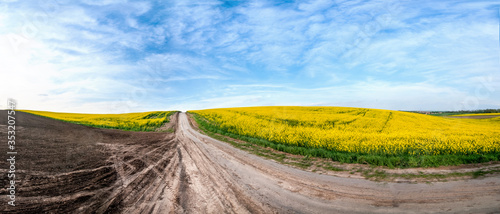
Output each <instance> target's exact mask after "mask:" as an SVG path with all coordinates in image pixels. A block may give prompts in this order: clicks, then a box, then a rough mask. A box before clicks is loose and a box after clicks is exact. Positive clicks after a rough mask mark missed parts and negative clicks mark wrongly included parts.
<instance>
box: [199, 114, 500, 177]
mask: <svg viewBox="0 0 500 214" xmlns="http://www.w3.org/2000/svg"><path fill="white" fill-rule="evenodd" d="M189 117H191V118H192V119H193V120H194V121H195V122H196V123H197V125H198V128H199V129H200V131H202V132H203V133H204V134H206V135H208V136H210V137H212V138H215V139H218V140H221V141H224V142H227V143H229V144H231V145H233V146H234V147H236V148H239V149H242V150H245V151H248V152H250V153H253V154H255V155H258V156H261V157H265V158H267V159H272V160H275V161H277V162H279V163H281V164H286V165H291V166H294V167H298V168H302V169H305V170H308V171H313V172H320V173H321V172H327V171H330V172H331V171H333V172H340V173H344V174H349V177H350V176H351V175H352V176H362V177H365V178H367V179H370V180H376V181H395V180H411V181H418V182H429V181H447V180H454V179H463V178H477V177H481V176H484V175H487V174H492V173H499V172H500V167H497V168H493V169H488V170H483V169H478V170H476V171H470V172H452V173H422V172H419V173H391V172H390V170H385V169H387V168H389V169H394V168H416V167H437V166H443V165H445V164H440V162H439V161H440V160H443V161H445V162H444V163H447V164H446V165H445V166H451V165H460V164H462V163H464V162H459V161H457V160H460V159H459V158H455V159H453V157H451V158H450V157H449V156H450V155H446V156H444V157H443V156H441V157H437V158H436V157H428V156H424V157H403V158H401V157H384V156H382V157H377V156H375V155H362V154H361V155H360V154H350V153H340V152H332V151H318V150H319V149H309V150H308V148H303V147H293V146H286V145H280V144H275V143H272V142H269V141H266V140H264V139H256V138H250V137H246V136H239V135H234V134H232V133H226V132H223V131H222V130H219V129H217V128H216V127H215V126H213V125H210V124H209V123H208V121H206V120H205V119H204V118H202V117H200V116H198V115H196V114H194V113H190V112H189ZM318 154H319V155H318ZM316 155H318V156H319V157H318V156H316ZM497 155H498V154H497ZM405 158H406V160H408V162H406V163H405V162H402V160H403V161H404V160H405ZM447 158H450V159H451V160H454V162H450V161H447V160H449V159H447ZM462 158H463V159H462V161H463V160H469V161H468V162H465V163H475V162H473V161H470V160H474V157H472V158H470V157H469V158H467V157H462ZM496 158H497V159H495V157H492V158H491V159H485V161H483V162H488V161H486V160H489V161H495V160H498V156H497V157H496ZM397 161H399V162H397ZM343 163H350V164H343ZM395 163H399V164H395ZM450 163H453V164H450ZM419 164H420V165H419ZM486 165H487V163H486Z"/></svg>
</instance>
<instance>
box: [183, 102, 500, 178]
mask: <svg viewBox="0 0 500 214" xmlns="http://www.w3.org/2000/svg"><path fill="white" fill-rule="evenodd" d="M190 114H191V115H193V118H194V120H195V121H196V122H197V123H198V125H199V127H200V129H201V130H203V131H205V132H206V133H207V134H208V133H216V134H220V135H223V136H227V137H230V138H233V139H238V140H242V141H245V142H248V143H250V144H252V145H255V146H261V147H264V148H272V149H274V150H277V151H281V152H285V153H289V154H295V155H302V156H307V157H318V158H326V159H330V160H332V161H337V162H340V163H359V164H368V165H371V166H386V167H389V168H415V167H438V166H457V165H461V164H471V163H484V162H490V161H499V160H500V152H499V153H489V154H471V155H415V156H412V155H397V156H396V155H387V154H358V153H348V152H338V151H331V150H326V149H322V148H308V147H301V146H292V145H284V144H278V143H274V142H270V141H268V140H266V139H261V138H254V137H248V136H241V135H236V134H233V133H229V132H226V131H224V130H222V129H220V128H219V127H218V126H217V125H214V124H211V123H209V122H208V121H207V120H205V119H204V118H202V117H201V116H199V115H197V114H196V113H192V112H190ZM208 135H210V136H213V135H211V134H208ZM214 138H217V137H214ZM224 141H227V140H224ZM232 144H233V146H235V147H237V148H242V146H240V145H238V144H237V143H232ZM235 144H236V145H235ZM248 146H249V145H247V147H248ZM252 148H255V147H252Z"/></svg>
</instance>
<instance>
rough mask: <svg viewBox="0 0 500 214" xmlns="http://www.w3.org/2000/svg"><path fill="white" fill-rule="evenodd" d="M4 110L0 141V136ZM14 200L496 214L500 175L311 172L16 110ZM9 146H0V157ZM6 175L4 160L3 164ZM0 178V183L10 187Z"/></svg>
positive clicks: (188, 142)
mask: <svg viewBox="0 0 500 214" xmlns="http://www.w3.org/2000/svg"><path fill="white" fill-rule="evenodd" d="M4 117H5V118H6V116H5V112H0V124H1V125H0V130H1V131H0V133H1V134H2V135H1V136H0V137H1V139H5V138H6V128H5V124H6V121H5V119H4ZM18 117H19V118H18V124H19V125H20V126H22V128H21V127H20V128H19V130H18V133H19V134H18V135H19V155H18V156H19V157H20V158H22V157H24V158H23V159H19V163H18V164H17V165H16V166H17V167H18V169H19V170H18V171H17V174H16V176H19V182H20V183H19V184H18V189H19V192H18V194H17V195H16V203H17V204H18V205H17V206H16V207H11V206H8V205H7V196H5V195H6V194H7V193H6V189H5V188H3V189H1V190H0V195H4V196H2V197H0V203H1V204H2V205H1V206H0V213H42V212H49V213H446V212H451V213H492V212H499V211H500V175H495V176H489V177H485V178H482V179H471V180H462V181H452V182H439V183H431V184H408V183H380V182H373V181H368V180H364V179H355V178H345V177H337V176H331V175H323V174H317V173H313V172H307V171H303V170H299V169H295V168H292V167H288V166H284V165H281V164H278V163H276V162H274V161H271V160H266V159H262V158H260V157H257V156H254V155H251V154H248V153H246V152H243V151H241V150H238V149H235V148H233V147H232V146H230V145H229V144H227V143H224V142H220V141H217V140H214V139H212V138H210V137H207V136H205V135H202V134H200V133H199V132H197V131H195V130H194V129H193V128H192V127H191V126H190V125H189V122H188V119H187V116H186V114H184V113H181V114H178V115H176V117H177V118H176V119H175V120H172V121H175V122H177V124H176V125H175V126H176V128H175V132H174V133H165V132H163V133H137V132H126V131H118V130H102V129H95V128H89V127H84V126H79V125H74V124H67V123H64V122H60V121H54V120H50V119H47V118H41V117H37V116H32V115H27V114H22V113H20V114H19V115H18ZM5 152H6V148H3V147H2V148H0V153H2V154H5ZM0 167H1V168H0V170H1V171H2V172H1V173H2V174H4V175H6V174H7V173H6V171H7V167H8V166H7V164H6V163H4V164H2V165H1V166H0ZM7 182H8V181H7V180H6V177H5V176H4V177H3V179H2V180H1V184H2V186H4V187H6V186H7Z"/></svg>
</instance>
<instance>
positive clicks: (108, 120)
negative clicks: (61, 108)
mask: <svg viewBox="0 0 500 214" xmlns="http://www.w3.org/2000/svg"><path fill="white" fill-rule="evenodd" d="M23 111H24V112H27V113H31V114H36V115H40V116H44V117H49V118H54V119H57V120H62V121H67V122H72V123H78V124H82V125H88V126H93V127H100V128H113V129H123V130H130V131H154V130H155V129H156V128H158V127H160V126H161V125H163V124H164V123H166V122H168V121H169V119H168V116H170V114H172V113H175V111H153V112H142V113H128V114H77V113H58V112H48V111H29V110H23Z"/></svg>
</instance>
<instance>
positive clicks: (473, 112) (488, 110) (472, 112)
mask: <svg viewBox="0 0 500 214" xmlns="http://www.w3.org/2000/svg"><path fill="white" fill-rule="evenodd" d="M442 112H443V113H459V114H480V113H500V109H481V110H460V111H442Z"/></svg>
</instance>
